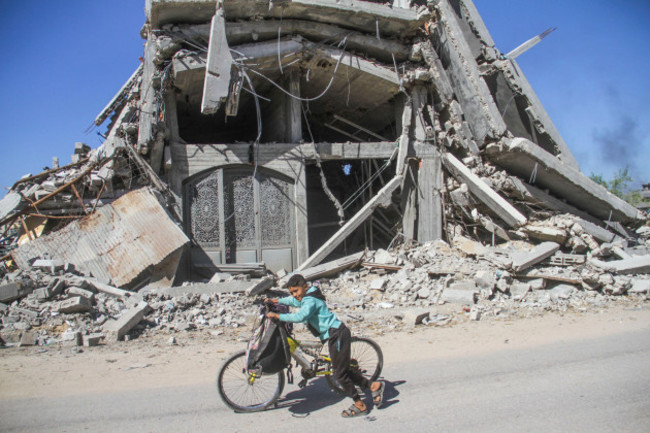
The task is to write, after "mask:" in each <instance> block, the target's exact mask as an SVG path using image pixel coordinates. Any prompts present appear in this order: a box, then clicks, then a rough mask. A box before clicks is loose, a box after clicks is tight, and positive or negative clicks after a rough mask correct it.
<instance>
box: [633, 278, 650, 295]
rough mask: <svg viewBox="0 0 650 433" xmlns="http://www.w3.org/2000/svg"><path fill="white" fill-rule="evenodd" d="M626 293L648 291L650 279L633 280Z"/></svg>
mask: <svg viewBox="0 0 650 433" xmlns="http://www.w3.org/2000/svg"><path fill="white" fill-rule="evenodd" d="M628 293H650V280H633V281H632V287H630V289H629V290H628Z"/></svg>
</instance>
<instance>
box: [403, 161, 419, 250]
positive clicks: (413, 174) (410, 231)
mask: <svg viewBox="0 0 650 433" xmlns="http://www.w3.org/2000/svg"><path fill="white" fill-rule="evenodd" d="M418 164H419V163H418V161H417V160H411V161H409V162H408V164H407V167H406V171H405V173H404V183H403V184H402V193H401V202H402V234H403V235H404V236H405V237H407V238H409V239H415V238H416V222H417V217H418V209H417V201H418V195H419V194H418V185H417V183H416V179H417V176H418Z"/></svg>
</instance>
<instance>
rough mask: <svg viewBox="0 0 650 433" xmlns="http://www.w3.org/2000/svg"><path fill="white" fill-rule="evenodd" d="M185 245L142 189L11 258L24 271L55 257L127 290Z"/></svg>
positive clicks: (148, 192) (24, 247) (181, 235)
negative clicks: (42, 259) (36, 260)
mask: <svg viewBox="0 0 650 433" xmlns="http://www.w3.org/2000/svg"><path fill="white" fill-rule="evenodd" d="M187 242H189V239H188V238H187V236H185V234H184V233H183V232H182V230H181V229H180V228H179V227H178V226H177V225H176V224H175V223H174V222H173V221H172V220H171V219H170V217H169V216H168V214H167V213H166V211H165V209H164V208H163V207H162V206H161V205H160V202H159V201H158V199H157V198H156V197H155V195H154V194H153V192H152V191H151V190H149V189H146V188H145V189H140V190H136V191H132V192H130V193H128V194H126V195H124V196H123V197H121V198H120V199H118V200H116V201H115V202H114V203H113V204H112V205H109V206H104V207H102V208H101V209H98V210H97V212H96V213H94V214H92V215H89V216H88V217H85V218H82V219H80V220H78V221H75V222H72V223H71V224H69V225H68V226H66V227H65V228H63V229H62V230H60V231H58V232H54V233H51V234H49V235H46V236H43V237H40V238H38V239H35V240H34V241H32V242H29V243H26V244H24V245H22V246H20V247H19V248H17V249H16V250H14V251H13V252H12V256H13V258H14V260H15V261H16V263H17V264H18V266H20V267H21V268H22V269H30V262H31V260H33V259H34V258H38V257H44V256H46V255H47V256H48V257H57V258H59V259H60V260H63V261H65V262H69V263H73V264H74V265H75V267H76V268H77V269H78V270H81V271H83V272H85V273H87V274H92V275H94V276H95V277H96V278H98V279H102V280H104V281H112V282H113V284H114V285H117V286H121V287H128V286H133V285H136V284H139V283H142V282H143V281H147V280H148V279H149V278H150V277H151V274H152V273H153V272H154V270H155V268H156V266H157V265H158V264H159V263H161V262H163V261H164V260H165V259H166V258H167V257H168V256H169V255H170V254H172V253H174V252H175V251H176V250H178V249H179V248H182V247H183V246H184V245H185V244H187Z"/></svg>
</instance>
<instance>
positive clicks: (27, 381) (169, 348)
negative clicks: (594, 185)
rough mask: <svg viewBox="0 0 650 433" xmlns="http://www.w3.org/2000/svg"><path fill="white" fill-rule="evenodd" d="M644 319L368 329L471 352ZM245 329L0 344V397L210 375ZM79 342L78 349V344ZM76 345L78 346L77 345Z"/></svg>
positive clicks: (609, 311)
mask: <svg viewBox="0 0 650 433" xmlns="http://www.w3.org/2000/svg"><path fill="white" fill-rule="evenodd" d="M648 326H650V305H647V304H640V305H639V304H637V305H636V306H631V305H630V306H621V305H616V306H612V307H608V308H605V309H603V310H600V311H597V312H588V313H578V312H573V311H572V312H567V313H563V314H558V313H546V314H543V315H539V316H536V317H531V318H519V319H514V320H502V321H500V320H482V321H479V322H463V323H458V324H455V325H453V326H449V327H433V326H418V327H416V328H414V329H412V330H410V331H401V332H392V333H384V334H381V333H376V332H375V333H374V334H369V336H371V337H373V338H374V339H376V340H377V341H378V342H379V343H380V345H381V346H382V349H383V351H384V362H385V363H391V362H399V360H400V359H402V358H403V357H409V358H411V359H427V358H443V357H457V356H463V355H478V354H482V353H489V352H494V351H498V350H503V349H505V348H512V349H521V348H526V347H533V346H539V345H544V344H549V343H552V342H558V341H571V340H583V339H589V338H594V337H597V336H603V335H613V334H616V333H620V332H630V331H635V330H640V329H646V328H647V327H648ZM248 332H249V330H248V329H243V328H242V329H240V330H233V331H230V332H228V333H226V334H224V335H220V336H216V337H215V336H213V335H211V334H209V333H200V332H191V333H185V334H176V335H175V338H176V344H170V343H169V339H170V336H169V335H157V336H155V337H152V338H140V339H137V340H133V341H126V342H119V343H115V344H111V345H101V346H97V347H89V348H88V347H83V348H73V347H62V346H56V347H52V346H50V347H26V348H6V349H0V400H2V399H19V398H30V397H57V396H60V397H64V396H67V395H83V394H88V393H93V394H96V393H105V392H112V391H122V390H131V389H146V388H156V387H165V386H182V385H195V384H202V383H210V382H214V381H215V379H216V375H217V372H218V370H219V367H220V365H221V363H222V361H223V360H224V359H225V358H226V357H227V356H228V355H229V354H231V353H232V352H235V351H237V350H239V349H243V348H244V347H245V339H246V337H247V336H248ZM79 349H81V351H79ZM77 352H79V353H77Z"/></svg>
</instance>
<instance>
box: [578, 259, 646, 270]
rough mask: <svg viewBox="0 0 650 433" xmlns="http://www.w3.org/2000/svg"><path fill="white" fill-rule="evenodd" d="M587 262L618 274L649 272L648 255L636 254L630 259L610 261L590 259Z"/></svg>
mask: <svg viewBox="0 0 650 433" xmlns="http://www.w3.org/2000/svg"><path fill="white" fill-rule="evenodd" d="M589 263H590V264H592V265H594V266H596V267H598V268H600V269H604V270H607V271H610V272H615V273H618V274H647V273H649V272H650V256H636V257H632V258H630V259H624V260H614V261H610V262H604V261H602V260H598V259H590V260H589Z"/></svg>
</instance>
